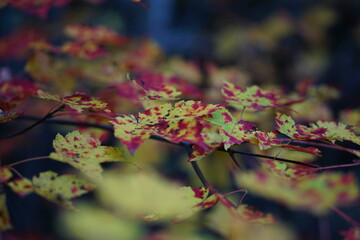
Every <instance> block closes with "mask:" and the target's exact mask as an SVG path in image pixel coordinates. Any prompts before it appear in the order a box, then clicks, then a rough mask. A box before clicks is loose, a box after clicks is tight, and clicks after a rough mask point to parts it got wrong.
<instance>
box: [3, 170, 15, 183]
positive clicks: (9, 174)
mask: <svg viewBox="0 0 360 240" xmlns="http://www.w3.org/2000/svg"><path fill="white" fill-rule="evenodd" d="M12 176H13V174H12V172H11V170H10V169H9V167H8V166H2V167H0V183H6V182H7V181H8V180H9V179H10V178H11V177H12Z"/></svg>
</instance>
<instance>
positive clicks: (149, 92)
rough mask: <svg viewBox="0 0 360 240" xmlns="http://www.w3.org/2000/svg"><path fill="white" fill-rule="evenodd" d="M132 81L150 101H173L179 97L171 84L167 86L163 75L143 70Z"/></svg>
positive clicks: (166, 80) (179, 93)
mask: <svg viewBox="0 0 360 240" xmlns="http://www.w3.org/2000/svg"><path fill="white" fill-rule="evenodd" d="M132 81H133V82H134V83H136V84H137V85H138V86H139V87H141V88H142V89H143V90H144V91H145V95H146V98H147V99H150V100H175V99H177V98H178V97H179V95H181V92H180V91H177V90H176V88H175V87H174V86H173V85H172V84H168V79H167V77H166V76H165V75H164V74H155V73H153V72H151V71H146V70H143V71H141V72H140V73H138V74H137V75H136V77H135V78H134V80H132Z"/></svg>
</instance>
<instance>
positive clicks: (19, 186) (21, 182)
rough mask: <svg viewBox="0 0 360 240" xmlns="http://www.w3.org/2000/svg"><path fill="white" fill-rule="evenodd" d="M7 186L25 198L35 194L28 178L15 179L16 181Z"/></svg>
mask: <svg viewBox="0 0 360 240" xmlns="http://www.w3.org/2000/svg"><path fill="white" fill-rule="evenodd" d="M7 185H8V186H9V187H10V188H11V189H12V190H13V191H14V192H16V193H17V194H18V195H19V196H21V197H25V196H26V195H28V194H30V193H32V192H34V188H33V185H32V182H31V181H30V180H29V179H27V178H18V179H15V180H14V181H11V182H8V183H7Z"/></svg>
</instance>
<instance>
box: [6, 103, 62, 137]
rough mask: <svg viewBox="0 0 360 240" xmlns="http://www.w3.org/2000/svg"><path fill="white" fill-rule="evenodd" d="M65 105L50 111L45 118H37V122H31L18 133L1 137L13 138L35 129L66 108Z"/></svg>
mask: <svg viewBox="0 0 360 240" xmlns="http://www.w3.org/2000/svg"><path fill="white" fill-rule="evenodd" d="M64 107H65V105H61V106H60V107H58V108H56V109H55V110H53V111H51V112H49V113H48V114H46V115H45V116H44V117H43V118H40V119H39V118H36V119H35V120H36V122H34V123H33V124H31V125H30V126H28V127H26V128H24V129H23V130H21V131H19V132H17V133H14V134H10V135H7V136H0V139H8V138H13V137H16V136H19V135H21V134H23V133H25V132H27V131H29V130H31V129H33V128H34V127H36V126H37V125H39V124H41V123H43V122H45V121H46V120H48V119H49V118H51V117H52V116H53V115H54V114H55V113H57V112H59V111H61V110H62V109H64Z"/></svg>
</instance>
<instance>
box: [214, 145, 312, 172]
mask: <svg viewBox="0 0 360 240" xmlns="http://www.w3.org/2000/svg"><path fill="white" fill-rule="evenodd" d="M218 150H219V151H223V152H227V151H226V150H225V149H218ZM232 152H233V153H237V154H242V155H246V156H253V157H258V158H266V159H271V160H275V161H280V162H287V163H293V164H297V165H303V166H307V167H311V168H318V166H316V165H313V164H309V163H303V162H299V161H295V160H290V159H285V158H278V157H272V156H267V155H262V154H256V153H248V152H242V151H237V150H232Z"/></svg>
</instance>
